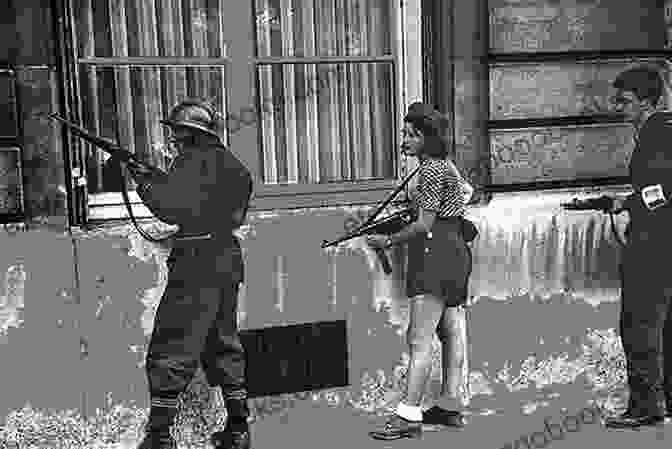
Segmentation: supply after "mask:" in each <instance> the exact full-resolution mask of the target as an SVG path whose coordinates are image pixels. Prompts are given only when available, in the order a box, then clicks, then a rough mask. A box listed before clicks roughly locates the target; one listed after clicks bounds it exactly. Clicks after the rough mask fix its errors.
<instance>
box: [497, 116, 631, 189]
mask: <svg viewBox="0 0 672 449" xmlns="http://www.w3.org/2000/svg"><path fill="white" fill-rule="evenodd" d="M633 148H634V143H633V140H632V127H631V126H630V125H619V124H612V125H594V126H575V127H563V128H560V127H558V128H530V129H522V130H493V131H491V133H490V150H491V157H492V159H491V163H492V184H493V185H506V184H525V183H538V182H550V181H576V180H581V179H599V178H611V177H620V176H627V174H628V162H629V160H630V155H631V154H632V150H633Z"/></svg>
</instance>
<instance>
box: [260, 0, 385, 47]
mask: <svg viewBox="0 0 672 449" xmlns="http://www.w3.org/2000/svg"><path fill="white" fill-rule="evenodd" d="M255 4H256V16H255V17H256V26H257V30H256V32H257V49H258V52H259V53H258V56H259V57H269V56H275V57H278V56H288V57H311V56H382V55H389V54H391V53H392V41H391V39H392V38H393V33H392V30H393V29H394V28H393V23H394V21H393V20H392V16H391V13H392V9H391V8H392V7H391V5H392V2H390V1H389V0H255Z"/></svg>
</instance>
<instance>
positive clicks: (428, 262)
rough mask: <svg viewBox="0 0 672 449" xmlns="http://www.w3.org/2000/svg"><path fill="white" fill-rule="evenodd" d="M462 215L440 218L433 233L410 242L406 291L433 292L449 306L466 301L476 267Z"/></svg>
mask: <svg viewBox="0 0 672 449" xmlns="http://www.w3.org/2000/svg"><path fill="white" fill-rule="evenodd" d="M461 229H462V228H461V222H460V219H459V218H458V217H450V218H437V219H436V220H435V221H434V225H433V226H432V232H431V234H429V235H425V234H422V235H419V236H416V237H415V238H413V239H412V240H411V241H409V242H408V267H407V274H406V294H407V295H408V297H409V298H412V297H414V296H418V295H422V294H432V295H434V296H436V297H438V298H442V299H444V300H445V301H446V306H449V307H453V306H459V305H462V304H465V303H466V302H467V296H468V284H469V276H470V275H471V270H472V254H471V248H470V247H469V245H468V244H467V243H466V242H465V240H464V236H463V235H462V231H461Z"/></svg>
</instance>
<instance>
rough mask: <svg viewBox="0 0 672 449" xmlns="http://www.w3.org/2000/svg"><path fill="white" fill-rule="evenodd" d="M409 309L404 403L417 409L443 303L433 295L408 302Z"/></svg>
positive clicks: (426, 377)
mask: <svg viewBox="0 0 672 449" xmlns="http://www.w3.org/2000/svg"><path fill="white" fill-rule="evenodd" d="M410 307H411V309H410V321H409V325H408V331H407V338H408V347H409V352H410V360H409V365H408V386H407V390H406V401H405V402H406V403H407V405H410V406H413V407H418V406H420V401H421V400H422V394H423V392H424V390H425V385H426V384H427V379H428V378H429V374H430V371H431V366H432V339H433V338H434V333H435V332H436V327H437V325H438V324H439V320H440V319H441V315H442V313H443V310H444V308H445V302H444V301H443V300H441V299H439V298H437V297H435V296H433V295H421V296H416V297H415V298H413V299H412V300H411V304H410Z"/></svg>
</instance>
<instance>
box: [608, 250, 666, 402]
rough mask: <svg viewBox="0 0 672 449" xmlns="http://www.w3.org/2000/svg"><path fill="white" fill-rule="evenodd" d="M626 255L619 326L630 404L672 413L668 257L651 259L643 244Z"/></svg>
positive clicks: (622, 271)
mask: <svg viewBox="0 0 672 449" xmlns="http://www.w3.org/2000/svg"><path fill="white" fill-rule="evenodd" d="M647 253H648V254H647ZM624 256H625V257H624V260H623V263H622V264H621V280H622V284H621V286H622V293H621V317H620V323H619V324H620V333H621V341H622V343H623V350H624V353H625V359H626V363H627V374H628V386H629V389H630V401H629V403H630V404H629V406H630V408H632V409H633V411H635V412H637V413H640V414H643V415H662V414H664V413H665V407H666V405H667V407H668V408H670V410H671V411H672V305H671V303H670V301H671V300H670V297H671V293H672V288H671V287H672V282H671V281H670V277H672V271H669V272H668V273H665V271H667V270H664V269H660V267H661V265H660V264H664V263H665V260H653V259H652V257H651V252H650V251H641V248H634V249H633V248H630V249H628V250H626V252H625V254H624ZM663 267H664V266H663ZM666 403H667V404H666Z"/></svg>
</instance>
